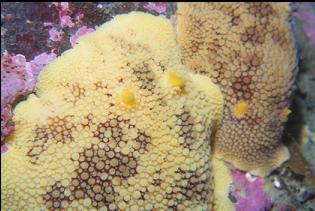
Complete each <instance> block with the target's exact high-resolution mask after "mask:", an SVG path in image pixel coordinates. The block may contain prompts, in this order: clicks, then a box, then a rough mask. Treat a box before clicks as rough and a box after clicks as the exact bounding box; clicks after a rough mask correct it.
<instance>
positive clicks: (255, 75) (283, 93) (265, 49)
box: [176, 2, 297, 176]
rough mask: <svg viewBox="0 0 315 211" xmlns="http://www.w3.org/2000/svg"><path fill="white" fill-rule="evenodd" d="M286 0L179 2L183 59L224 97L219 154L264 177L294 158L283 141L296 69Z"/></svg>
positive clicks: (179, 28) (179, 32)
mask: <svg viewBox="0 0 315 211" xmlns="http://www.w3.org/2000/svg"><path fill="white" fill-rule="evenodd" d="M289 14H290V8H289V4H288V3H260V2H258V3H179V5H178V11H177V23H176V24H177V33H178V42H179V44H180V46H181V49H182V54H183V61H184V63H185V64H187V66H188V67H190V68H191V69H192V70H194V72H197V73H202V74H204V75H207V76H209V77H210V78H211V79H212V80H213V81H214V83H215V84H217V85H219V86H220V88H221V91H222V93H223V95H224V100H225V106H224V115H223V116H224V119H223V122H222V126H221V127H220V129H219V130H218V133H217V135H216V139H215V145H214V146H215V155H216V156H217V157H218V158H222V159H224V160H225V161H228V162H230V163H232V164H234V166H236V167H237V168H239V169H242V170H245V171H250V172H251V173H253V174H257V175H260V176H264V175H266V174H268V173H269V172H270V171H271V170H272V169H273V168H275V167H278V166H279V165H280V164H281V163H283V162H284V161H286V160H287V159H288V158H289V153H288V150H287V148H286V147H284V146H283V145H282V143H281V141H280V140H281V135H282V131H283V126H284V123H285V121H286V118H287V115H288V114H289V112H286V111H288V106H289V98H290V96H291V93H292V87H293V86H292V84H293V82H294V79H295V75H296V70H297V60H296V52H295V48H294V40H293V36H292V34H291V30H290V25H289V20H288V19H289Z"/></svg>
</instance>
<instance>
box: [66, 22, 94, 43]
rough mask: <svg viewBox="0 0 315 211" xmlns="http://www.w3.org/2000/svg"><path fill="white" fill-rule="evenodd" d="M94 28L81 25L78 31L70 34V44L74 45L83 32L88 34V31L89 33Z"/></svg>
mask: <svg viewBox="0 0 315 211" xmlns="http://www.w3.org/2000/svg"><path fill="white" fill-rule="evenodd" d="M94 31H95V30H94V29H92V28H88V27H86V26H82V27H81V28H79V29H78V31H77V32H76V33H75V34H74V35H72V36H71V37H70V43H71V46H74V45H75V43H76V42H77V39H78V38H79V37H81V36H83V35H85V34H88V33H91V32H94Z"/></svg>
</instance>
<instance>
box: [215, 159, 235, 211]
mask: <svg viewBox="0 0 315 211" xmlns="http://www.w3.org/2000/svg"><path fill="white" fill-rule="evenodd" d="M211 163H212V165H213V168H212V169H213V174H214V179H213V187H214V188H213V189H214V192H213V210H215V211H233V210H234V206H233V205H234V204H233V203H232V201H231V200H230V198H229V193H230V186H231V185H232V183H233V178H232V172H231V170H230V169H229V167H228V166H227V165H226V164H225V163H224V161H222V160H219V159H217V158H215V157H214V156H213V157H212V159H211Z"/></svg>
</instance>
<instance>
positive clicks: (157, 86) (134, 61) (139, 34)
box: [1, 12, 223, 210]
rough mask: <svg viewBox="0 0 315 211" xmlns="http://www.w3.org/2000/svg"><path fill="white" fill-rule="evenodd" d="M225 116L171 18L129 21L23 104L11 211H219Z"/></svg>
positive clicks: (6, 159)
mask: <svg viewBox="0 0 315 211" xmlns="http://www.w3.org/2000/svg"><path fill="white" fill-rule="evenodd" d="M139 23H141V24H139ZM183 87H185V92H184V93H182V92H181V93H178V92H177V91H176V89H178V88H183ZM222 111H223V97H222V95H221V92H220V90H219V88H218V87H217V86H216V85H214V84H213V83H212V82H211V80H210V79H209V78H208V77H206V76H202V75H197V74H194V73H190V71H189V70H188V69H187V68H186V66H185V65H183V64H182V63H181V54H180V49H179V47H178V45H177V42H176V35H175V31H174V29H173V28H172V24H171V22H170V21H169V20H167V19H165V18H162V17H155V16H152V15H148V14H144V13H138V12H133V13H130V14H126V15H119V16H117V17H115V18H114V19H113V20H112V21H110V22H109V23H106V24H104V25H103V26H101V27H99V28H98V29H97V30H96V31H95V32H93V33H91V34H89V35H86V36H84V37H82V38H80V39H79V41H78V44H76V45H75V46H74V48H73V49H71V50H68V51H66V52H65V53H63V55H61V56H60V57H59V58H57V59H56V60H55V61H54V62H52V63H51V64H49V65H48V66H47V67H45V69H44V70H43V72H42V73H41V75H40V77H39V84H38V87H37V91H36V95H35V94H31V95H29V96H28V98H27V100H26V101H24V102H21V103H19V104H18V105H17V106H16V108H15V110H14V121H15V123H16V131H15V132H14V133H13V134H12V135H11V136H10V137H9V140H8V145H9V148H10V149H9V151H8V152H7V153H5V154H4V156H3V157H2V158H1V209H2V210H168V209H171V210H173V209H178V210H188V209H190V210H210V209H211V208H212V204H213V200H215V199H213V195H214V194H213V179H212V177H213V172H212V165H211V164H210V161H211V148H210V141H211V140H210V137H211V135H212V131H214V129H215V128H214V127H215V125H218V124H219V123H220V121H221V119H222ZM219 196H220V195H219ZM217 198H220V197H217ZM216 204H217V203H216Z"/></svg>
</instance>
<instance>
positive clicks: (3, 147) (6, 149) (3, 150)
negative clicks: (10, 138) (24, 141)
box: [1, 144, 8, 154]
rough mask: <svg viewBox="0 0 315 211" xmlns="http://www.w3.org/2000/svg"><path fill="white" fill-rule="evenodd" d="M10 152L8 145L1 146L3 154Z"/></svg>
mask: <svg viewBox="0 0 315 211" xmlns="http://www.w3.org/2000/svg"><path fill="white" fill-rule="evenodd" d="M7 151H8V146H7V145H6V144H3V145H1V154H2V153H5V152H7Z"/></svg>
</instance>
